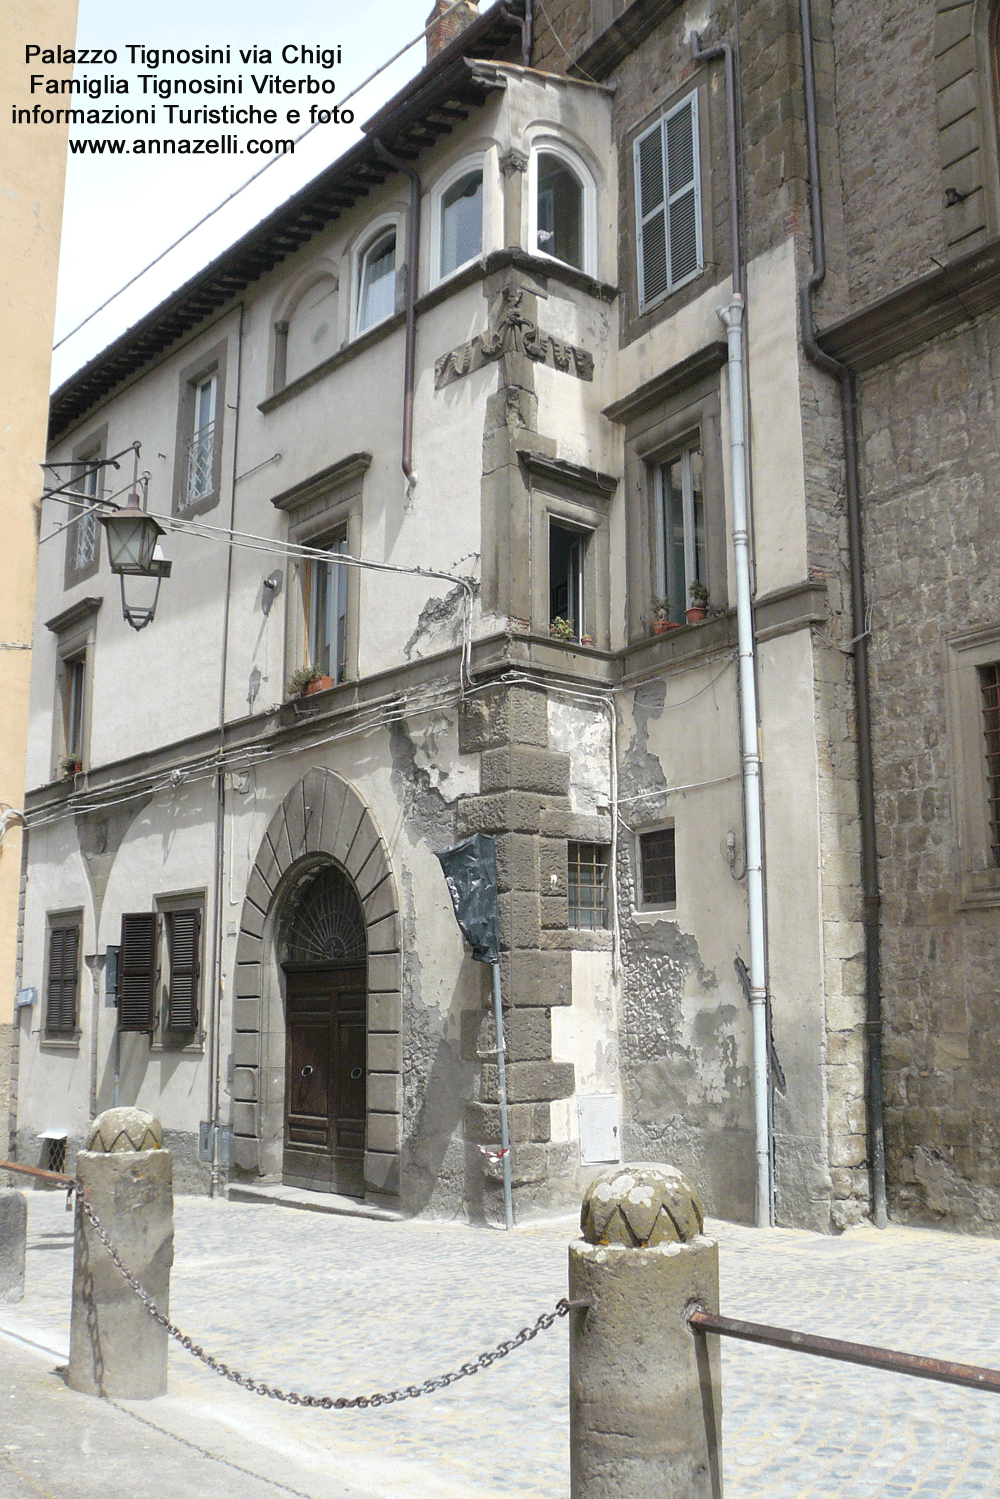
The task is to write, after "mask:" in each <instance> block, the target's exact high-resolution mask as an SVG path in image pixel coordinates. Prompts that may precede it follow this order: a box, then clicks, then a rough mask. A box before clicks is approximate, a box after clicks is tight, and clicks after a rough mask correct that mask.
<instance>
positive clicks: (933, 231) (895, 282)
mask: <svg viewBox="0 0 1000 1499" xmlns="http://www.w3.org/2000/svg"><path fill="white" fill-rule="evenodd" d="M969 9H971V7H969ZM935 10H936V7H935V0H885V3H883V4H879V5H870V4H867V3H865V0H838V3H837V4H836V5H835V7H834V39H835V46H836V56H837V111H838V116H839V124H840V149H841V167H842V172H843V191H844V206H845V210H846V218H847V224H848V230H847V249H848V257H849V262H850V293H851V297H852V299H853V301H854V303H855V304H856V305H860V304H863V303H865V302H870V301H874V300H875V299H876V298H878V297H882V296H886V295H887V294H888V293H889V292H891V291H894V290H896V289H897V288H898V287H900V286H903V285H905V284H906V282H907V281H910V280H912V278H913V277H914V276H922V275H926V274H927V273H928V272H930V271H932V270H933V269H934V260H933V257H934V256H937V257H938V258H939V259H940V260H944V259H946V258H947V255H948V244H947V237H946V234H945V228H944V219H943V206H944V189H943V185H942V180H941V175H940V171H939V170H938V163H939V161H940V147H939V143H938V113H937V95H936V91H935V59H934V50H935V48H934V28H935Z"/></svg>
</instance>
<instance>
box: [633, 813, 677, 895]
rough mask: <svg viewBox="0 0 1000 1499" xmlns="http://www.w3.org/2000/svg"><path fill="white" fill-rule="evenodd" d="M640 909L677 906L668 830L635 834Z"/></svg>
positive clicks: (672, 847) (672, 846) (671, 849)
mask: <svg viewBox="0 0 1000 1499" xmlns="http://www.w3.org/2000/svg"><path fill="white" fill-rule="evenodd" d="M638 886H639V890H638V894H639V905H640V906H675V905H676V904H677V866H676V861H675V856H674V830H673V828H672V827H668V828H655V829H653V831H651V832H649V833H640V834H639V879H638Z"/></svg>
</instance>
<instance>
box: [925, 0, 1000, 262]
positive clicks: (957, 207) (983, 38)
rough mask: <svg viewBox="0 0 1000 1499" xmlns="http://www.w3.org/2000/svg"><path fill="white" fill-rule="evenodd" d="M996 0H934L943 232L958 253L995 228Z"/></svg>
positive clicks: (999, 209) (998, 183) (999, 14)
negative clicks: (965, 1) (969, 0)
mask: <svg viewBox="0 0 1000 1499" xmlns="http://www.w3.org/2000/svg"><path fill="white" fill-rule="evenodd" d="M998 41H1000V4H998V3H997V0H974V3H973V4H971V5H955V3H954V0H936V15H935V25H934V77H935V87H936V91H937V109H938V141H939V145H940V153H941V188H942V197H943V199H944V228H945V238H946V240H947V244H948V247H949V250H950V251H951V254H952V255H953V256H955V257H959V256H962V255H965V254H969V253H971V252H972V251H974V250H977V249H978V248H979V247H980V246H981V245H982V244H983V243H985V241H986V240H987V239H988V238H990V237H991V236H993V235H995V234H996V233H997V232H998V231H1000V166H998V162H1000V133H998V110H1000V66H998V61H997V48H998Z"/></svg>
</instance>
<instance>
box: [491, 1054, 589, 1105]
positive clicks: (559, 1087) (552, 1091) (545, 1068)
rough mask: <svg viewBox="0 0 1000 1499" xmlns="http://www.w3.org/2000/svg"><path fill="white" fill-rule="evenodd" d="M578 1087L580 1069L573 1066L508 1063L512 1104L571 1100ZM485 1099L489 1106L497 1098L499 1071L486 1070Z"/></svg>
mask: <svg viewBox="0 0 1000 1499" xmlns="http://www.w3.org/2000/svg"><path fill="white" fill-rule="evenodd" d="M575 1087H576V1068H575V1067H574V1066H573V1063H572V1062H508V1063H507V1101H508V1102H509V1103H548V1102H551V1100H552V1099H554V1098H571V1097H572V1096H573V1090H574V1088H575ZM483 1096H484V1098H485V1100H486V1102H487V1103H494V1102H495V1101H496V1097H497V1069H496V1068H495V1067H494V1066H493V1065H492V1064H488V1065H487V1066H485V1067H484V1068H483Z"/></svg>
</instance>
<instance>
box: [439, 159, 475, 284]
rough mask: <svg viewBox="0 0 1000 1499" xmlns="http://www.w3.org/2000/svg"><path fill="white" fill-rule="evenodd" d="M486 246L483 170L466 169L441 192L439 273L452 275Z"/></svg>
mask: <svg viewBox="0 0 1000 1499" xmlns="http://www.w3.org/2000/svg"><path fill="white" fill-rule="evenodd" d="M482 249H483V172H482V168H481V167H479V168H477V169H476V170H475V171H473V172H466V173H465V175H464V176H462V177H460V178H459V179H458V181H457V182H454V183H452V185H451V187H449V188H446V190H445V191H444V192H443V193H442V195H441V254H440V260H439V275H441V276H442V277H443V276H450V275H451V273H452V271H457V270H458V268H459V266H462V265H465V264H466V263H467V262H468V261H470V260H475V258H476V256H477V255H480V254H482Z"/></svg>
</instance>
